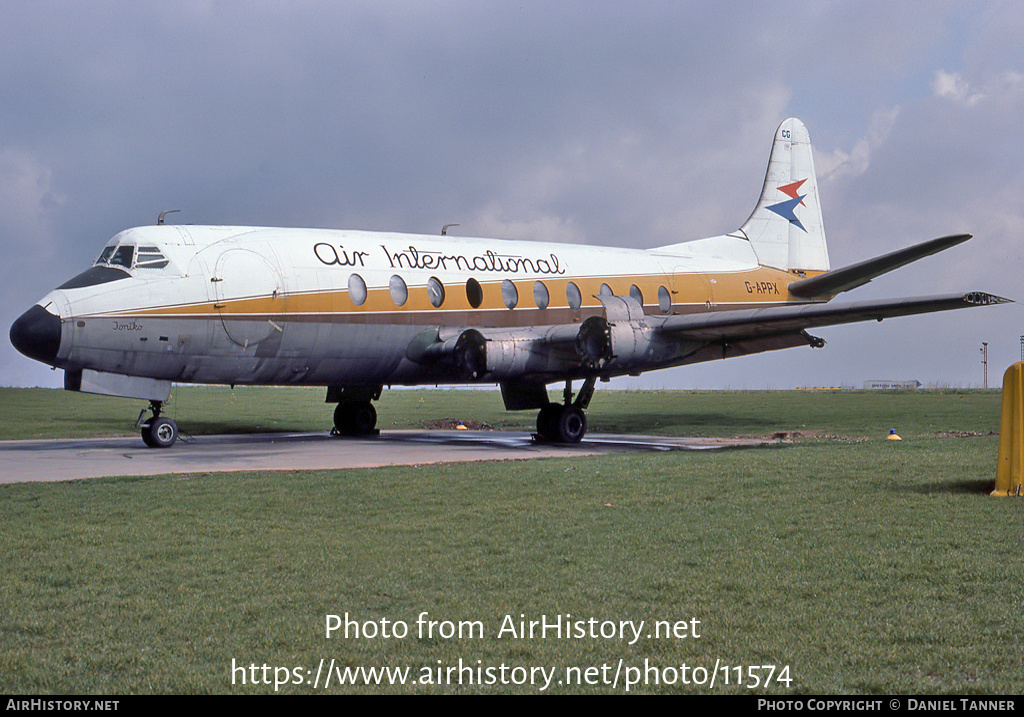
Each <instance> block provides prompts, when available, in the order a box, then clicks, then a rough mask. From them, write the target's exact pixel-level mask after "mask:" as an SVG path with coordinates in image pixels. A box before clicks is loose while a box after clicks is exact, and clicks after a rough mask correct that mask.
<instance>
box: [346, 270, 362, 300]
mask: <svg viewBox="0 0 1024 717" xmlns="http://www.w3.org/2000/svg"><path fill="white" fill-rule="evenodd" d="M348 298H350V299H352V303H353V304H355V305H356V306H362V305H363V304H364V303H365V302H366V282H365V281H363V277H361V276H359V274H350V275H349V277H348Z"/></svg>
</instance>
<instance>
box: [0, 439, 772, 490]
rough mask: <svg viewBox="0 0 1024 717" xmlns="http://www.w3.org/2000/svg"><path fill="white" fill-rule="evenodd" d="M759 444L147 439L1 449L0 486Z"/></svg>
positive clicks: (7, 444) (10, 444) (6, 444)
mask: <svg viewBox="0 0 1024 717" xmlns="http://www.w3.org/2000/svg"><path fill="white" fill-rule="evenodd" d="M773 442H776V441H768V440H757V439H716V438H664V437H660V436H626V435H610V434H588V435H587V437H586V438H584V440H583V441H582V442H580V443H579V444H576V445H564V444H547V443H539V442H536V441H534V440H533V436H532V435H531V434H530V433H527V432H519V431H429V430H426V431H425V430H408V431H399V430H395V431H386V432H382V433H381V434H380V435H378V436H371V437H366V438H340V437H332V436H329V435H327V434H324V433H262V434H246V435H223V436H199V437H196V438H186V439H185V440H179V441H178V443H176V444H175V445H174V446H173V447H171V448H168V449H158V448H146V447H145V445H144V444H143V443H142V439H140V438H138V437H131V438H77V439H63V440H45V441H43V440H34V441H0V483H20V482H27V481H65V480H76V479H79V478H98V477H103V476H143V475H161V474H165V473H172V474H181V473H211V472H221V471H268V470H272V471H278V470H319V469H345V468H369V467H374V466H388V465H426V464H430V463H449V462H464V461H492V460H527V459H532V458H547V457H551V456H563V457H564V456H586V455H598V454H607V453H621V452H626V451H685V450H708V449H716V448H726V447H740V446H756V445H762V444H767V443H773Z"/></svg>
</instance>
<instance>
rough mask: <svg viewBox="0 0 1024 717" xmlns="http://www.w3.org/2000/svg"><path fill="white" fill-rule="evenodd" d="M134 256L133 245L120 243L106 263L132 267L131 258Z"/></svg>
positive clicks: (126, 267)
mask: <svg viewBox="0 0 1024 717" xmlns="http://www.w3.org/2000/svg"><path fill="white" fill-rule="evenodd" d="M134 256H135V247H133V246H132V245H130V244H122V245H121V246H119V247H117V251H115V252H114V255H113V256H112V257H110V259H109V261H107V263H108V264H110V265H111V266H123V267H124V268H125V269H131V268H132V258H133V257H134Z"/></svg>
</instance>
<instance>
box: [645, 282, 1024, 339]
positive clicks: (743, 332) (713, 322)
mask: <svg viewBox="0 0 1024 717" xmlns="http://www.w3.org/2000/svg"><path fill="white" fill-rule="evenodd" d="M1006 303H1012V302H1011V300H1010V299H1004V298H1002V297H999V296H993V295H992V294H986V293H984V292H981V291H972V292H970V293H967V294H947V295H945V296H925V297H919V298H912V299H882V300H875V301H853V302H849V303H845V304H789V305H786V306H773V307H767V308H763V309H738V310H735V311H714V312H711V313H706V314H687V315H681V316H673V317H670V318H668V319H665V321H664V323H662V324H661V326H660V327H659V331H661V332H671V333H673V334H676V335H682V336H685V337H687V338H694V339H704V340H708V341H721V340H727V341H728V340H734V339H738V338H750V337H755V336H768V335H772V334H781V333H790V332H795V331H802V330H804V329H809V328H814V327H820V326H833V325H836V324H850V323H855V322H857V321H872V320H874V321H881V320H882V319H888V318H892V317H895V316H910V315H913V314H927V313H930V312H933V311H949V310H950V309H964V308H968V307H971V306H988V305H991V304H1006Z"/></svg>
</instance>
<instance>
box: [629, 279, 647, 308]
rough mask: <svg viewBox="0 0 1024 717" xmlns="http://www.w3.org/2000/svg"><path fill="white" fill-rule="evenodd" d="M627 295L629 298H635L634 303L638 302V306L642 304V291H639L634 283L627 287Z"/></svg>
mask: <svg viewBox="0 0 1024 717" xmlns="http://www.w3.org/2000/svg"><path fill="white" fill-rule="evenodd" d="M629 296H630V298H631V299H633V300H635V301H636V303H638V304H640V306H643V305H644V293H643V292H642V291H640V287H639V286H637V285H636V284H633V285H632V286H630V287H629Z"/></svg>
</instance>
